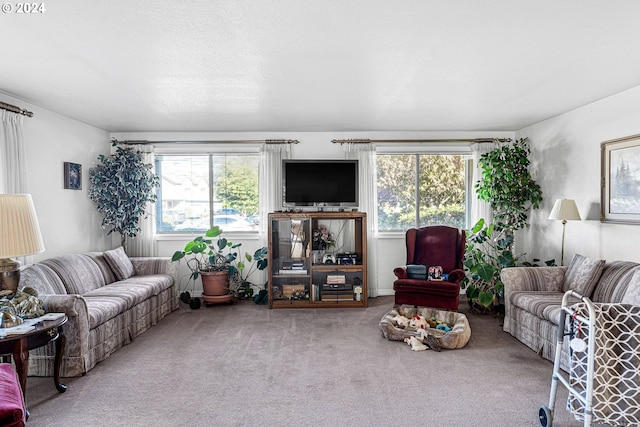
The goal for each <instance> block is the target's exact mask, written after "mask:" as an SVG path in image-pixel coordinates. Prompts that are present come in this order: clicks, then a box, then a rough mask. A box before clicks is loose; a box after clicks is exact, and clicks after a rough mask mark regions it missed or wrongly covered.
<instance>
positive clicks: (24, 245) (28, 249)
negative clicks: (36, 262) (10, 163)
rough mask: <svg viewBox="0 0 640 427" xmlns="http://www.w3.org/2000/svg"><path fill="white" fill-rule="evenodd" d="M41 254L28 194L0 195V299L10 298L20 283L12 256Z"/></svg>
mask: <svg viewBox="0 0 640 427" xmlns="http://www.w3.org/2000/svg"><path fill="white" fill-rule="evenodd" d="M43 251H44V243H43V242H42V236H41V235H40V227H39V225H38V218H37V217H36V210H35V208H34V207H33V200H31V195H30V194H0V297H3V296H4V297H7V298H13V295H15V293H16V291H17V290H18V285H19V283H20V262H19V261H17V260H14V259H12V258H13V257H19V256H25V255H33V254H37V253H40V252H43Z"/></svg>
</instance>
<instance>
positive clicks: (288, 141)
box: [118, 139, 300, 145]
mask: <svg viewBox="0 0 640 427" xmlns="http://www.w3.org/2000/svg"><path fill="white" fill-rule="evenodd" d="M118 142H119V143H120V144H126V145H138V144H140V145H147V144H221V143H234V144H299V143H300V141H298V140H297V139H229V140H227V139H225V140H219V141H147V140H126V141H118Z"/></svg>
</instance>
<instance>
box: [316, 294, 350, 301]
mask: <svg viewBox="0 0 640 427" xmlns="http://www.w3.org/2000/svg"><path fill="white" fill-rule="evenodd" d="M322 301H324V302H345V301H353V294H351V295H350V296H348V295H339V296H325V295H322Z"/></svg>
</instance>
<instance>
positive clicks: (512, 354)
mask: <svg viewBox="0 0 640 427" xmlns="http://www.w3.org/2000/svg"><path fill="white" fill-rule="evenodd" d="M369 305H370V306H369V308H367V309H344V310H336V309H321V310H320V309H318V310H314V309H284V310H270V309H268V308H267V307H265V306H258V305H255V304H253V303H252V302H250V301H243V302H240V303H237V304H234V305H225V306H212V307H203V308H202V309H200V310H197V311H193V312H191V311H189V310H188V309H184V308H181V309H180V310H178V311H176V312H174V313H172V314H171V315H169V316H168V317H167V318H166V319H164V320H163V321H161V322H160V324H159V325H157V326H155V327H154V328H152V329H151V330H149V331H148V332H146V333H144V334H143V335H142V336H140V337H138V338H137V339H136V340H135V341H134V342H133V343H132V344H130V345H128V346H126V347H125V348H123V349H121V350H119V351H118V352H116V353H115V354H113V355H112V356H111V357H109V358H108V359H107V360H106V361H104V362H101V363H99V364H98V365H97V366H96V367H95V368H94V369H92V370H91V371H90V372H89V373H88V374H87V375H86V376H84V377H79V378H69V379H65V380H64V382H65V383H66V384H67V385H68V386H69V389H68V390H67V392H66V393H64V394H59V393H58V392H57V391H56V390H55V388H54V386H53V380H52V379H51V378H35V377H30V378H29V379H28V385H27V401H28V404H29V409H30V411H31V417H30V419H29V422H28V425H29V426H31V427H36V426H47V427H51V426H65V427H69V426H414V425H416V426H417V425H420V426H434V427H435V426H509V427H512V426H536V425H539V424H538V421H537V410H538V407H539V406H540V405H541V404H547V402H548V399H549V388H550V384H551V371H552V368H553V365H552V363H550V362H548V361H546V360H543V359H541V358H539V357H538V356H537V355H536V354H535V353H534V352H532V351H531V350H529V349H528V348H527V347H525V346H524V345H522V344H520V343H519V342H518V341H517V340H515V339H514V338H513V337H511V336H510V335H508V334H506V333H504V332H502V329H501V326H500V321H499V319H497V318H494V317H491V316H487V315H479V314H473V313H467V316H468V318H469V322H470V325H471V329H472V337H471V340H470V341H469V343H468V344H467V346H466V347H465V348H463V349H459V350H445V351H442V352H440V353H437V352H434V351H431V350H428V351H421V352H413V351H411V350H410V349H409V347H408V346H407V345H406V344H404V343H401V342H395V341H387V340H385V339H384V338H383V337H382V335H381V333H380V331H379V329H378V321H379V320H380V318H381V317H382V316H383V314H384V313H385V312H387V311H388V310H389V309H391V307H392V305H393V300H392V298H391V297H380V298H375V299H371V300H370V304H369ZM465 308H466V303H464V302H463V303H462V304H461V311H462V312H466V310H465ZM566 395H567V393H566V390H564V389H563V388H562V387H560V388H559V392H558V403H557V405H556V419H555V422H554V426H555V427H560V426H580V425H581V423H579V422H577V421H575V420H573V418H572V417H571V416H570V415H569V413H568V412H567V411H566V410H565V409H564V405H565V402H566Z"/></svg>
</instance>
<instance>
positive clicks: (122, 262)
mask: <svg viewBox="0 0 640 427" xmlns="http://www.w3.org/2000/svg"><path fill="white" fill-rule="evenodd" d="M104 258H105V259H106V260H107V263H108V264H109V267H111V269H112V270H113V273H114V274H115V275H116V277H117V278H118V280H124V279H128V278H129V277H131V276H133V275H134V274H135V269H134V268H133V264H132V263H131V260H130V259H129V257H128V256H127V254H126V253H124V248H123V247H122V246H120V247H119V248H117V249H112V250H110V251H106V252H105V253H104Z"/></svg>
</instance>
